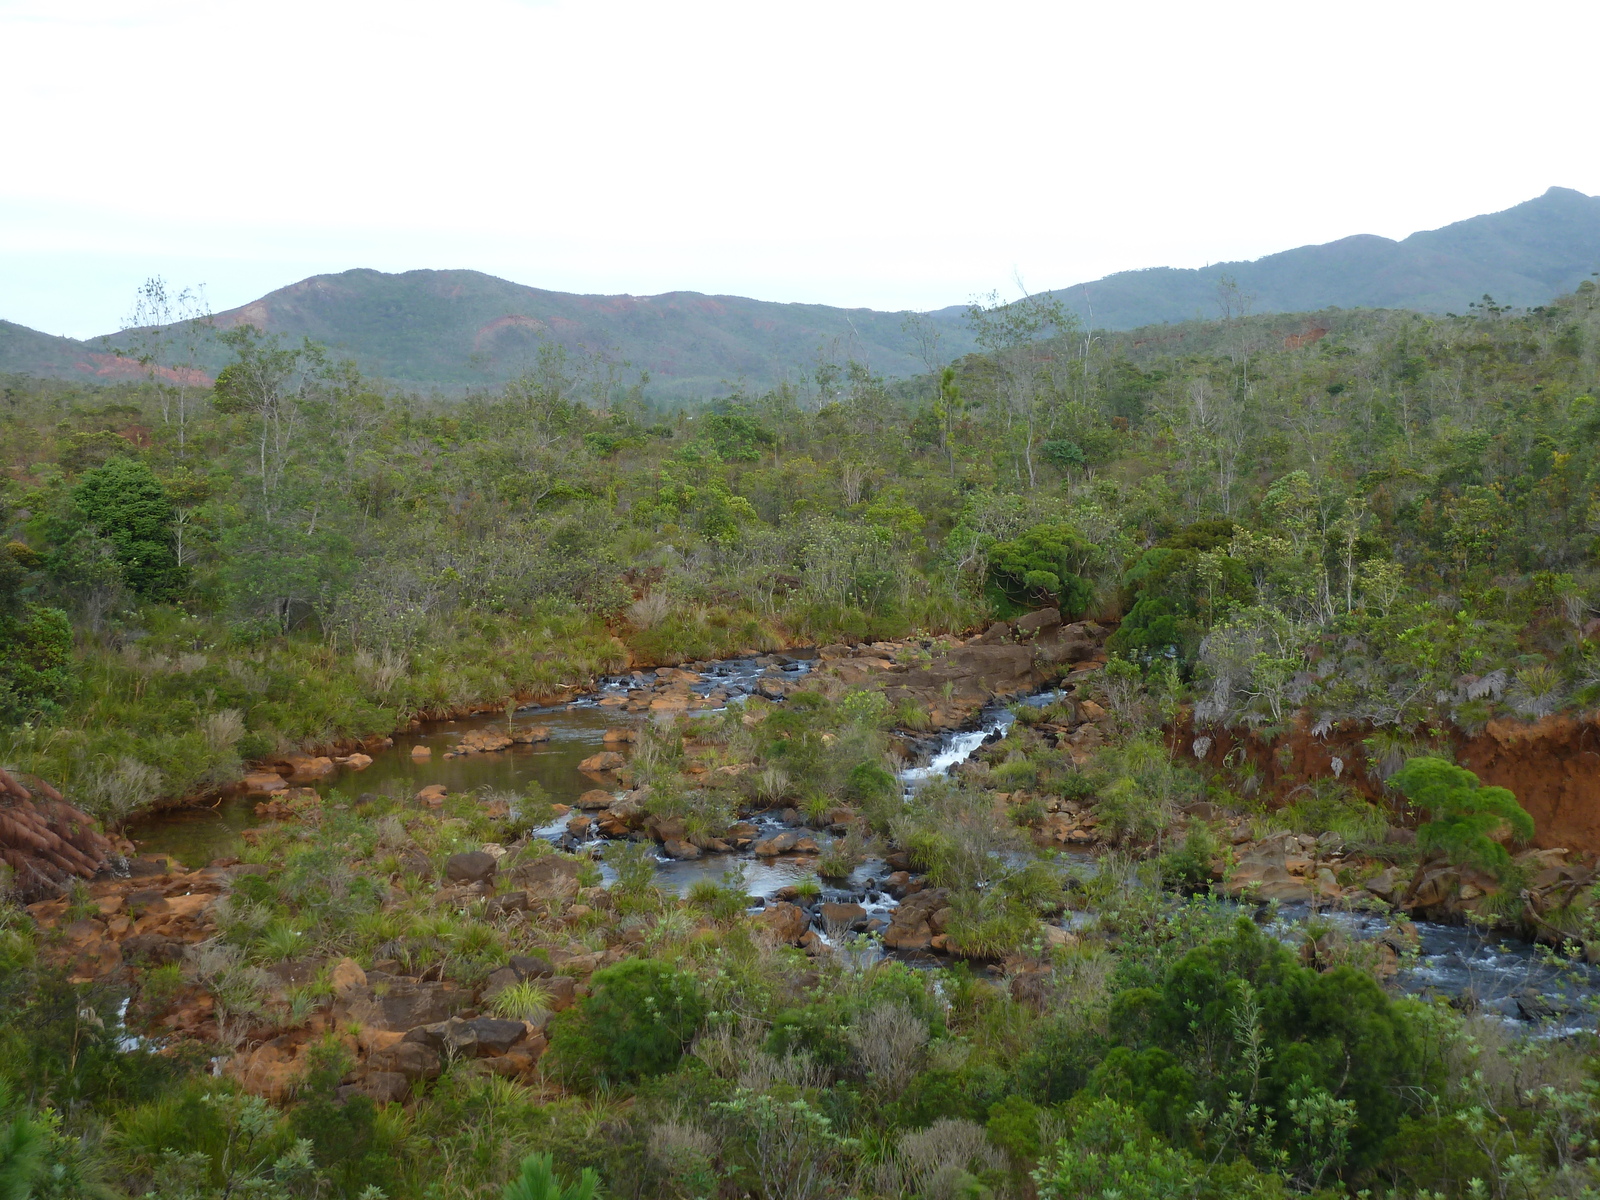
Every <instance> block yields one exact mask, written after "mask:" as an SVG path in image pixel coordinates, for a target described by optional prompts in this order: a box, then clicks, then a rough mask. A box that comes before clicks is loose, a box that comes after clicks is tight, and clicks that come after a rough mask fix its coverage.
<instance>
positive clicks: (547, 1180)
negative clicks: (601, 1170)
mask: <svg viewBox="0 0 1600 1200" xmlns="http://www.w3.org/2000/svg"><path fill="white" fill-rule="evenodd" d="M599 1196H600V1176H599V1175H597V1174H595V1172H594V1169H593V1168H591V1167H585V1168H584V1169H583V1172H582V1174H580V1175H579V1176H578V1178H577V1180H576V1182H574V1183H569V1184H563V1183H562V1182H561V1180H560V1179H558V1178H557V1177H556V1173H555V1167H554V1166H553V1165H552V1159H551V1156H550V1155H548V1154H530V1155H529V1156H528V1157H527V1158H525V1159H523V1160H522V1173H521V1174H520V1175H518V1176H517V1178H516V1179H514V1180H512V1181H511V1182H510V1183H508V1184H507V1185H506V1190H505V1191H504V1192H502V1193H501V1194H500V1200H599Z"/></svg>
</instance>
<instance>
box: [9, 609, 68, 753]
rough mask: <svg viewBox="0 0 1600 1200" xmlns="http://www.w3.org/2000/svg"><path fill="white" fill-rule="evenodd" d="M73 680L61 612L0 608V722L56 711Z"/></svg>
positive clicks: (65, 700) (13, 722)
mask: <svg viewBox="0 0 1600 1200" xmlns="http://www.w3.org/2000/svg"><path fill="white" fill-rule="evenodd" d="M76 686H77V679H76V677H75V674H74V672H73V664H72V626H71V624H70V623H69V622H68V620H67V614H66V613H64V612H62V611H61V610H60V609H58V608H40V607H38V606H35V605H28V606H25V607H24V608H22V610H21V611H20V612H10V613H8V612H5V611H3V610H0V727H4V726H6V725H20V724H21V723H22V722H24V721H29V720H36V719H48V718H50V717H54V716H57V715H59V714H60V712H61V711H62V709H63V708H64V707H65V706H66V705H67V703H68V702H69V701H70V700H71V699H72V696H73V693H74V691H75V690H76Z"/></svg>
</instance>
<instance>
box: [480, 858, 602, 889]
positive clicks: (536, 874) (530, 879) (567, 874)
mask: <svg viewBox="0 0 1600 1200" xmlns="http://www.w3.org/2000/svg"><path fill="white" fill-rule="evenodd" d="M582 870H583V864H582V863H580V862H579V861H578V860H577V859H575V858H567V857H565V856H564V855H560V854H538V855H520V856H519V857H518V859H517V861H516V862H515V863H514V864H512V865H510V866H509V867H508V866H505V865H502V867H501V869H500V872H499V876H498V878H499V879H500V881H501V882H502V883H505V884H507V885H509V886H511V887H518V888H526V889H527V891H528V894H529V895H531V896H532V897H533V898H534V899H536V900H570V899H571V898H572V897H573V896H576V895H577V894H578V886H579V884H578V874H579V872H581V871H582Z"/></svg>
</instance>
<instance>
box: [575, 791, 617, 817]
mask: <svg viewBox="0 0 1600 1200" xmlns="http://www.w3.org/2000/svg"><path fill="white" fill-rule="evenodd" d="M616 798H617V796H616V793H615V792H608V791H606V790H605V789H604V788H590V789H589V790H588V791H587V792H585V793H583V795H581V796H579V797H578V807H579V808H582V809H586V810H588V811H590V812H596V811H598V810H600V809H602V808H610V807H611V805H612V803H613V802H614V801H615V800H616Z"/></svg>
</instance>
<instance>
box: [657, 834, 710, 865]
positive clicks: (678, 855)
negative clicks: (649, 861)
mask: <svg viewBox="0 0 1600 1200" xmlns="http://www.w3.org/2000/svg"><path fill="white" fill-rule="evenodd" d="M661 852H662V853H663V854H665V855H666V856H667V857H668V858H675V859H679V860H689V859H696V858H699V857H700V856H701V855H702V854H703V853H704V851H703V850H701V849H700V847H699V846H696V845H695V844H694V843H693V842H685V841H682V840H680V839H678V838H671V839H669V840H667V841H665V842H663V843H662V844H661Z"/></svg>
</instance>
